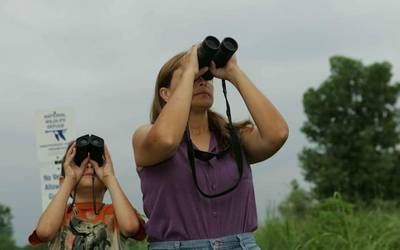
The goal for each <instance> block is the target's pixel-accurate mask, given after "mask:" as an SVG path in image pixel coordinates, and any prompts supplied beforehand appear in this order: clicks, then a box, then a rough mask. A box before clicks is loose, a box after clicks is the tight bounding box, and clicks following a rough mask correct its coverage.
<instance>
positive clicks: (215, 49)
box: [197, 36, 238, 80]
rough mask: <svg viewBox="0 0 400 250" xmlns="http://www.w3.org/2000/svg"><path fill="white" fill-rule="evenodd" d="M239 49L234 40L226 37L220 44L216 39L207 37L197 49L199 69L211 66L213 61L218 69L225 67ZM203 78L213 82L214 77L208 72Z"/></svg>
mask: <svg viewBox="0 0 400 250" xmlns="http://www.w3.org/2000/svg"><path fill="white" fill-rule="evenodd" d="M237 49H238V43H237V42H236V41H235V40H234V39H233V38H230V37H226V38H224V40H222V42H221V43H220V42H219V40H218V39H217V38H216V37H214V36H207V37H206V38H205V39H204V41H203V42H202V43H201V45H200V47H199V48H198V49H197V59H198V61H199V68H202V67H205V66H209V65H210V63H211V61H214V62H215V65H216V66H217V68H221V67H224V66H225V64H226V63H227V62H228V60H229V59H230V58H231V57H232V55H233V54H234V53H235V52H236V50H237ZM202 77H203V78H204V79H205V80H211V79H212V78H213V77H214V76H213V75H212V74H211V72H210V71H207V72H206V73H204V74H203V75H202Z"/></svg>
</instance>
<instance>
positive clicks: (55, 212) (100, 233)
mask: <svg viewBox="0 0 400 250" xmlns="http://www.w3.org/2000/svg"><path fill="white" fill-rule="evenodd" d="M75 154H76V143H75V142H74V143H72V144H71V145H70V146H69V147H68V149H67V152H66V154H65V156H64V159H63V163H62V172H61V177H60V189H59V190H58V192H57V194H56V195H55V196H54V197H53V199H52V200H51V202H50V204H49V205H48V207H47V208H46V210H45V211H44V212H43V214H42V215H41V217H40V219H39V222H38V224H37V227H36V229H35V230H34V231H33V233H32V234H31V235H30V236H29V242H30V244H31V245H37V244H40V243H45V242H48V246H49V249H57V250H60V249H86V250H89V249H98V250H103V249H104V250H108V249H125V243H126V240H127V239H128V238H133V239H136V240H143V239H144V238H145V233H144V221H143V219H142V218H141V217H140V215H139V214H138V212H137V211H136V210H135V209H134V208H133V207H132V205H131V204H130V202H129V200H128V199H127V198H126V196H125V194H124V192H123V191H122V189H121V187H120V185H119V183H118V181H117V178H116V177H115V175H114V169H113V164H112V161H111V157H110V154H109V152H108V149H107V146H106V145H104V156H103V158H104V163H103V166H99V165H98V163H97V162H96V161H94V160H92V159H90V158H89V156H88V157H87V158H86V159H85V160H83V161H82V163H81V164H80V167H78V166H77V165H76V164H75V162H74V156H75ZM107 189H108V190H109V192H110V196H111V200H112V204H104V203H103V197H104V194H105V192H106V191H107ZM70 196H71V197H73V202H72V204H67V202H68V198H69V197H70ZM94 199H95V200H94Z"/></svg>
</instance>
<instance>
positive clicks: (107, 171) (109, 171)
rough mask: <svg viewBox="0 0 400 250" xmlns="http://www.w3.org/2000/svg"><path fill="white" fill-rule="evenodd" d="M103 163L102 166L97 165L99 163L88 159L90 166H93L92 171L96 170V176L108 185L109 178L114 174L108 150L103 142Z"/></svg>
mask: <svg viewBox="0 0 400 250" xmlns="http://www.w3.org/2000/svg"><path fill="white" fill-rule="evenodd" d="M103 159H104V163H103V166H101V167H100V166H99V164H98V163H97V162H96V161H94V160H90V163H91V164H92V166H94V171H95V172H96V176H97V177H98V178H99V179H100V180H101V181H102V182H103V183H104V185H106V186H108V182H109V180H111V179H113V178H114V177H115V175H114V167H113V164H112V161H111V156H110V153H109V152H108V148H107V145H105V144H104V157H103Z"/></svg>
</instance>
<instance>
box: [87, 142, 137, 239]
mask: <svg viewBox="0 0 400 250" xmlns="http://www.w3.org/2000/svg"><path fill="white" fill-rule="evenodd" d="M104 158H105V161H104V164H103V166H102V167H99V165H98V164H97V162H96V161H93V160H91V161H90V162H91V164H92V166H94V169H95V172H96V175H97V176H98V177H99V179H100V180H101V181H102V182H103V183H104V184H105V185H106V187H107V188H108V190H109V192H110V196H111V200H112V205H113V208H114V213H115V217H116V219H117V223H118V228H119V230H120V232H121V233H122V234H123V235H124V236H127V237H131V236H134V235H136V234H137V233H138V232H139V230H140V227H141V222H140V220H139V218H138V215H137V213H136V210H135V209H134V208H133V206H132V204H131V203H130V202H129V200H128V198H127V197H126V195H125V193H124V191H122V188H121V186H120V185H119V183H118V180H117V178H116V177H115V175H114V168H113V164H112V161H111V157H110V153H109V152H108V149H107V146H106V145H104Z"/></svg>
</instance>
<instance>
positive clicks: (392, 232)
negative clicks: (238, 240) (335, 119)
mask: <svg viewBox="0 0 400 250" xmlns="http://www.w3.org/2000/svg"><path fill="white" fill-rule="evenodd" d="M256 239H257V242H258V244H259V245H260V247H261V249H265V250H300V249H304V250H305V249H306V250H325V249H326V250H328V249H329V250H336V249H337V250H399V249H400V210H398V209H395V208H394V207H383V208H381V207H377V208H373V209H372V208H369V209H366V208H355V206H354V205H352V204H349V203H347V202H344V201H343V200H342V199H341V198H340V196H336V197H334V198H330V199H327V200H325V201H323V202H320V203H318V204H316V205H314V206H312V207H311V208H310V210H309V211H307V213H306V214H305V215H304V216H297V215H293V216H290V215H288V214H287V215H285V216H284V217H278V216H274V217H269V218H268V219H267V220H266V223H265V224H264V225H263V226H261V227H260V228H259V229H258V230H257V231H256Z"/></svg>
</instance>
